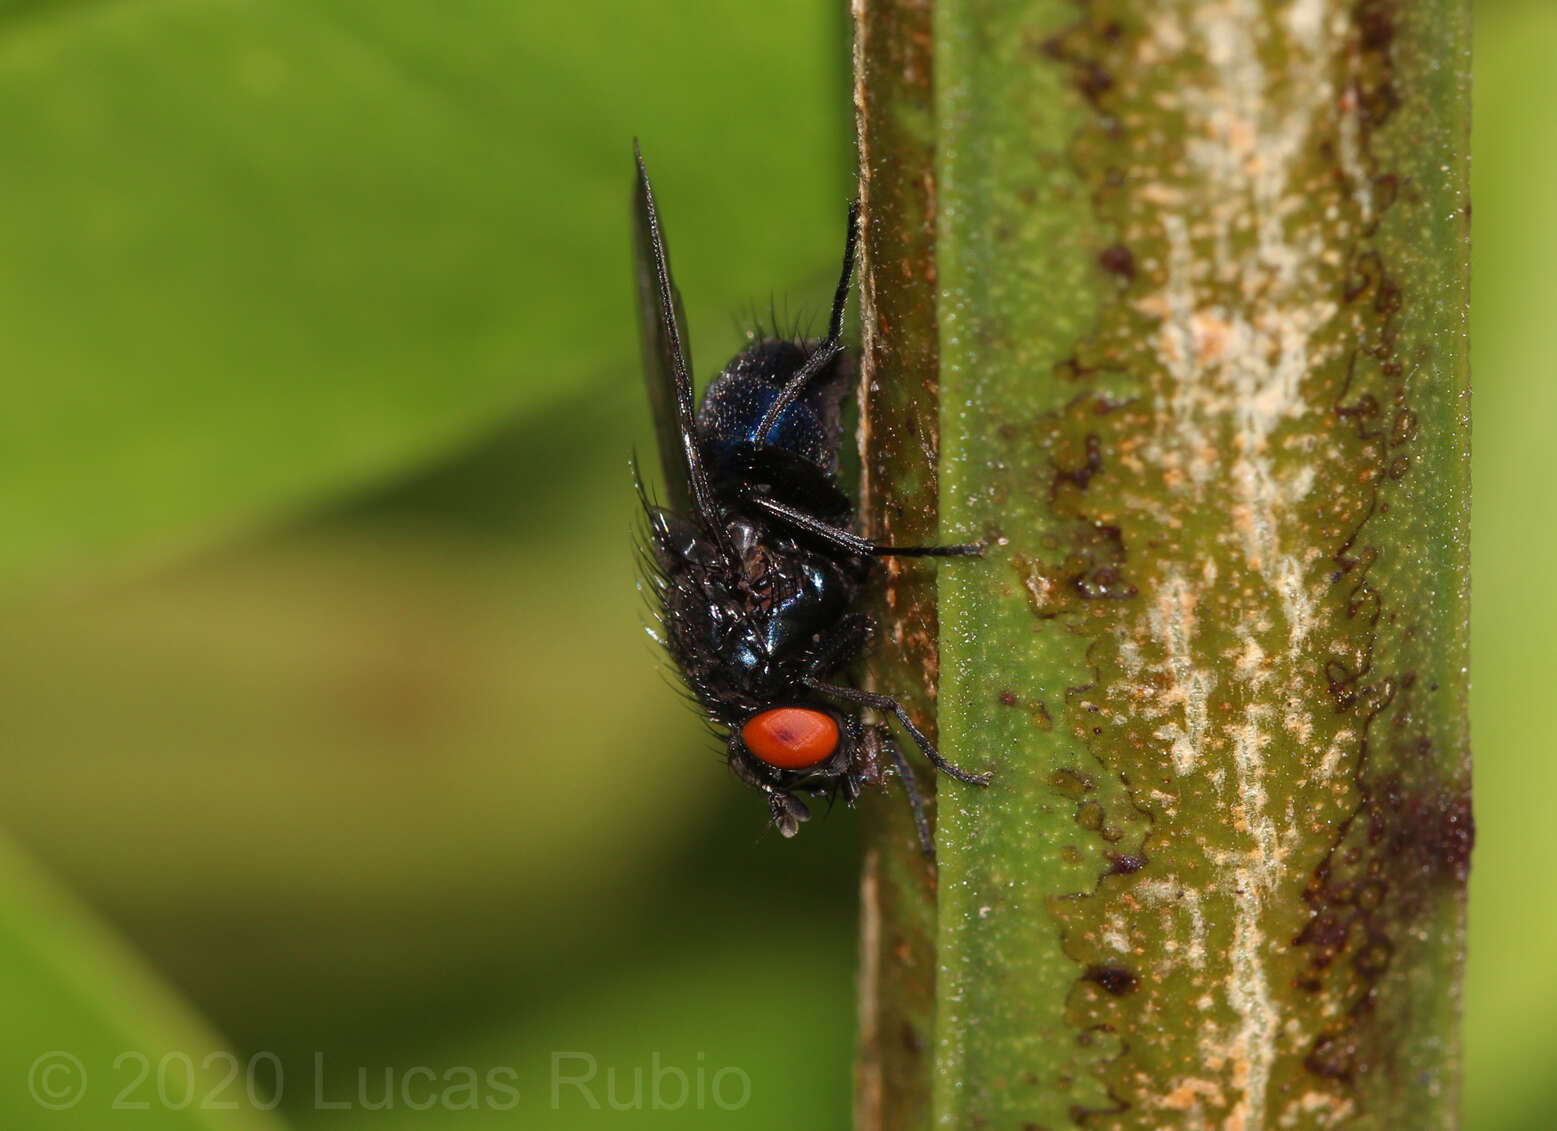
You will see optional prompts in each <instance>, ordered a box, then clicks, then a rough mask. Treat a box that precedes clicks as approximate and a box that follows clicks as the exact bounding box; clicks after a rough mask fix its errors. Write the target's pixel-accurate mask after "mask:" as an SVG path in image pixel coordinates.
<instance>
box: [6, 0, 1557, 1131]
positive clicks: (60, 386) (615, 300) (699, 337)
mask: <svg viewBox="0 0 1557 1131" xmlns="http://www.w3.org/2000/svg"><path fill="white" fill-rule="evenodd" d="M1476 19H1477V25H1476V69H1477V74H1476V98H1477V102H1476V111H1475V147H1474V151H1475V163H1474V177H1475V185H1474V191H1475V203H1476V219H1475V241H1476V247H1475V269H1474V274H1475V308H1474V320H1473V322H1474V324H1473V332H1474V361H1475V374H1476V386H1477V394H1476V425H1475V433H1476V454H1475V483H1476V511H1475V537H1474V552H1475V561H1476V578H1475V602H1476V605H1475V624H1474V633H1473V645H1474V651H1475V695H1474V702H1475V720H1474V722H1475V740H1476V756H1477V783H1476V789H1477V816H1478V822H1479V830H1478V831H1479V843H1478V849H1477V855H1476V859H1475V868H1474V873H1473V877H1472V897H1473V904H1472V923H1471V940H1470V944H1471V966H1470V975H1469V981H1468V986H1467V991H1466V1015H1467V1022H1466V1041H1467V1045H1466V1048H1467V1069H1466V1099H1467V1119H1466V1126H1467V1127H1469V1128H1474V1129H1478V1131H1480V1129H1499V1131H1501V1129H1514V1128H1532V1129H1535V1128H1540V1129H1544V1128H1548V1127H1550V1126H1552V1117H1551V1114H1550V1113H1551V1112H1552V1111H1554V1110H1557V1075H1554V1074H1553V1073H1552V1072H1551V1071H1550V1066H1551V1065H1552V1064H1553V1063H1557V1009H1554V1008H1553V1006H1554V1005H1557V968H1554V967H1553V966H1552V965H1551V964H1550V963H1549V962H1548V961H1547V958H1548V951H1549V949H1550V948H1551V947H1552V945H1553V944H1554V941H1557V899H1554V898H1553V885H1552V884H1551V882H1550V881H1549V880H1548V878H1547V876H1546V872H1545V862H1546V861H1547V860H1549V859H1551V858H1552V857H1553V856H1554V855H1557V821H1553V820H1552V819H1551V817H1550V815H1549V813H1548V811H1547V810H1548V807H1549V805H1550V804H1551V799H1552V798H1553V797H1557V758H1554V757H1553V753H1554V750H1553V747H1554V744H1553V743H1552V742H1551V741H1550V740H1549V738H1548V731H1547V727H1546V726H1545V724H1544V723H1542V721H1541V716H1539V715H1538V714H1537V713H1536V712H1534V710H1533V703H1534V702H1536V701H1538V698H1539V697H1543V696H1549V693H1548V692H1547V687H1546V685H1547V684H1548V682H1549V681H1550V680H1551V679H1552V678H1553V677H1554V675H1557V633H1554V632H1553V631H1552V625H1553V623H1554V619H1557V618H1554V613H1557V598H1554V596H1553V589H1552V586H1551V585H1550V578H1551V577H1552V576H1553V575H1554V574H1557V532H1554V527H1553V523H1552V521H1551V519H1552V517H1553V508H1552V505H1551V496H1552V491H1551V482H1552V474H1551V471H1550V468H1549V463H1548V461H1547V460H1546V459H1545V457H1542V456H1541V455H1540V454H1539V453H1540V451H1541V450H1542V449H1543V448H1549V447H1550V442H1549V440H1548V438H1547V434H1548V432H1549V431H1550V429H1551V428H1552V424H1551V422H1552V421H1553V420H1554V419H1557V347H1554V344H1553V336H1552V334H1551V332H1550V326H1551V323H1552V319H1551V316H1550V314H1549V310H1548V308H1549V307H1550V306H1551V305H1552V304H1553V303H1557V281H1554V275H1553V271H1552V268H1551V264H1552V263H1553V262H1557V211H1554V210H1553V209H1552V207H1551V204H1552V201H1553V200H1557V145H1554V141H1557V131H1554V130H1553V116H1554V113H1557V98H1554V97H1553V96H1554V85H1553V79H1552V68H1551V65H1550V56H1551V53H1552V49H1553V47H1554V45H1557V5H1553V4H1552V3H1551V2H1550V0H1478V3H1477V8H1476ZM846 36H847V24H846V19H845V14H844V12H843V10H842V5H839V4H836V3H821V2H818V0H806V2H805V3H797V4H792V5H788V6H786V8H785V10H784V12H783V13H782V15H781V16H778V15H775V13H774V12H772V11H764V10H761V9H757V8H754V7H750V6H744V5H734V4H728V3H724V4H720V3H713V2H711V0H696V2H690V0H683V2H682V3H680V4H677V5H676V6H675V7H674V8H673V9H664V8H661V7H659V6H651V5H638V4H631V3H626V2H619V0H609V2H608V0H596V2H595V3H590V4H579V5H573V6H571V7H569V6H566V5H564V6H545V8H544V10H542V7H541V6H539V5H521V4H515V3H513V2H512V0H501V2H499V0H459V2H458V3H450V4H446V5H436V6H435V5H431V4H425V3H410V2H408V0H315V2H310V3H301V2H287V0H273V2H268V3H260V2H254V0H250V2H243V0H141V2H140V3H136V4H123V3H119V4H110V3H102V2H96V0H0V137H3V138H4V139H5V145H4V153H5V156H4V161H3V166H0V170H3V171H0V343H3V345H0V349H3V355H4V357H5V360H6V365H5V368H4V373H3V376H0V381H3V382H4V383H5V387H6V397H5V401H6V406H7V410H6V411H5V412H4V413H3V414H0V466H3V472H4V473H3V474H0V515H3V516H4V525H3V529H4V533H5V537H4V539H3V540H0V613H3V617H4V619H3V622H0V623H4V625H5V629H4V631H3V632H0V740H3V762H0V766H3V776H0V828H3V830H4V836H5V840H6V844H5V845H4V846H3V851H0V1002H3V1003H4V1006H5V1017H6V1020H5V1023H4V1025H3V1027H0V1127H4V1128H31V1127H73V1128H75V1127H79V1128H96V1127H104V1128H107V1127H113V1128H122V1127H126V1126H132V1127H133V1126H146V1127H157V1128H163V1127H171V1128H179V1127H202V1128H213V1129H222V1128H245V1127H247V1128H256V1129H259V1128H265V1127H274V1126H278V1125H280V1123H284V1124H285V1125H289V1126H292V1127H299V1128H313V1127H318V1128H330V1129H336V1128H340V1129H346V1128H355V1127H364V1128H366V1127H372V1128H374V1129H380V1128H383V1129H388V1128H398V1127H417V1128H429V1127H430V1128H437V1127H441V1126H444V1125H447V1126H450V1127H456V1126H457V1127H461V1128H465V1127H471V1128H480V1127H504V1128H509V1127H515V1126H546V1127H594V1126H623V1125H632V1126H638V1125H644V1126H665V1127H683V1126H694V1127H695V1126H711V1127H712V1126H717V1127H721V1128H760V1127H773V1128H779V1127H784V1128H788V1127H791V1126H793V1125H795V1123H796V1122H797V1121H799V1122H801V1123H803V1124H804V1125H808V1126H819V1127H838V1128H842V1127H845V1126H847V1123H848V1111H849V1095H850V1073H851V1056H852V1043H853V1000H852V995H853V967H854V961H855V942H854V937H853V936H854V900H855V893H854V884H855V869H856V862H857V849H856V844H855V835H854V834H855V830H854V824H853V822H852V820H851V819H850V818H849V817H848V816H847V815H844V814H839V815H837V816H835V817H834V819H832V820H826V821H820V822H816V823H814V824H813V825H812V826H811V827H810V828H808V830H807V833H806V835H805V836H803V837H800V838H798V839H797V840H796V841H794V842H793V843H787V844H780V843H779V842H777V840H776V838H774V837H772V836H767V835H764V833H763V831H762V814H761V812H760V806H758V805H757V804H756V803H755V802H754V801H753V799H752V798H751V797H750V796H749V795H748V794H747V793H745V792H744V791H743V790H742V789H740V788H739V787H738V786H737V785H736V784H734V783H733V782H732V781H730V780H728V775H727V774H726V773H725V772H723V771H722V769H721V763H720V758H719V756H718V754H717V751H716V750H715V749H714V748H713V747H712V744H711V743H710V742H709V740H708V739H707V738H706V736H705V735H703V734H702V733H701V731H700V728H699V725H698V723H697V721H696V720H695V719H694V718H693V717H692V716H691V714H690V713H689V712H688V711H686V710H685V708H684V707H683V706H682V704H681V703H680V702H679V700H678V699H677V697H676V696H675V695H674V694H673V693H672V692H671V691H669V690H668V689H667V688H666V686H665V684H664V681H663V678H662V672H661V671H660V670H659V669H658V665H657V661H656V657H655V655H654V653H653V650H652V649H651V647H650V645H649V642H648V641H647V640H646V639H644V637H643V635H642V633H641V630H640V619H639V611H638V598H637V596H636V594H635V592H634V587H633V586H634V576H633V566H632V558H631V554H630V552H629V549H628V531H629V528H630V524H631V521H632V508H633V505H634V500H633V496H632V491H631V486H630V481H629V477H628V473H627V464H626V460H627V454H628V453H629V452H630V451H631V450H632V449H633V448H634V446H635V445H636V446H637V447H638V449H639V450H640V451H646V450H647V449H648V447H649V444H650V443H651V442H652V441H651V437H650V436H649V435H648V425H647V418H646V410H645V406H644V402H643V393H642V390H641V386H640V379H639V376H638V371H637V355H636V345H635V341H634V333H635V330H634V327H635V322H634V314H633V311H632V306H631V299H632V295H631V288H630V279H629V267H628V259H627V256H628V247H629V241H628V230H627V193H628V184H629V181H628V174H629V168H630V143H631V139H632V138H633V137H634V136H635V135H636V136H639V137H641V139H642V141H643V145H644V150H645V153H646V154H647V156H648V157H649V159H650V162H651V167H652V169H653V171H654V173H655V177H656V185H657V188H658V190H659V193H660V196H661V200H662V205H663V208H664V211H665V213H666V221H667V227H668V230H669V232H670V234H671V236H672V242H673V248H674V253H675V261H676V268H677V274H678V277H679V281H680V282H681V285H682V288H683V290H684V292H685V294H686V298H687V303H688V308H689V315H690V321H691V323H692V326H693V328H694V329H695V338H694V347H695V348H694V354H695V358H696V362H697V366H698V369H699V370H700V371H701V372H703V373H705V374H706V373H709V372H712V371H713V369H714V368H716V367H717V365H718V364H719V363H720V361H722V359H723V358H724V357H725V356H727V355H728V354H729V353H730V352H732V350H733V349H734V347H735V345H736V343H737V342H738V341H739V340H740V337H741V334H742V331H743V330H744V327H745V325H746V323H748V322H749V321H750V320H751V315H752V313H753V311H760V312H761V313H762V314H763V316H764V317H766V313H767V309H768V305H769V299H770V296H771V297H772V298H773V299H774V300H775V301H776V303H777V305H778V307H779V309H780V311H781V313H782V311H784V310H785V308H786V306H787V309H788V310H789V312H790V318H791V319H794V318H805V317H809V321H810V323H811V324H812V325H816V324H818V323H819V322H820V321H821V319H822V316H823V313H824V311H825V307H826V301H827V298H828V290H829V279H828V275H829V273H830V271H831V270H832V263H833V260H834V258H835V256H836V251H837V249H836V246H835V245H836V241H837V236H838V229H839V223H840V214H841V213H840V208H841V204H842V202H843V201H844V200H845V199H846V198H847V196H848V194H849V192H850V171H849V170H850V160H851V155H850V137H851V132H852V116H851V110H850V103H849V100H848V87H847V75H846V72H847V45H846ZM54 1054H68V1055H67V1056H66V1058H65V1059H60V1058H59V1057H57V1056H55V1057H54V1059H49V1057H50V1056H54ZM554 1056H561V1057H562V1058H563V1059H562V1060H561V1061H560V1062H559V1064H558V1066H557V1067H558V1068H559V1069H560V1072H561V1073H563V1074H566V1075H569V1076H573V1077H578V1076H589V1074H590V1073H591V1071H592V1072H593V1075H592V1076H590V1078H589V1079H588V1081H587V1082H585V1083H583V1084H582V1085H580V1086H577V1087H568V1086H565V1087H563V1088H562V1089H561V1091H560V1093H559V1094H557V1095H556V1096H553V1094H552V1091H551V1084H552V1080H553V1077H554V1075H555V1073H554V1071H553V1068H554V1066H553V1057H554ZM635 1080H637V1081H639V1082H640V1083H639V1085H638V1086H636V1087H635ZM682 1080H684V1081H685V1084H684V1085H683V1084H682V1083H681V1081H682ZM278 1081H279V1084H280V1086H279V1088H278V1086H277V1083H278ZM656 1081H657V1082H658V1090H657V1091H656ZM613 1087H614V1091H613V1090H612V1088H613ZM683 1087H684V1088H685V1089H686V1091H685V1092H683V1091H682V1089H683ZM386 1089H387V1090H386ZM514 1090H516V1091H517V1095H515V1094H513V1093H514ZM78 1092H79V1096H78V1095H77V1093H78ZM591 1100H593V1101H594V1102H595V1103H597V1104H598V1105H599V1108H598V1109H596V1108H593V1107H591V1106H590V1101H591ZM554 1101H555V1102H554ZM613 1103H614V1105H615V1107H616V1108H622V1109H623V1110H616V1109H615V1108H614V1107H613ZM50 1105H53V1106H52V1107H51V1106H50ZM137 1105H144V1106H137ZM273 1105H274V1106H275V1108H276V1110H275V1112H274V1113H273V1114H267V1113H266V1112H265V1111H263V1110H261V1109H263V1108H268V1107H271V1106H273ZM55 1108H58V1110H55ZM732 1108H733V1109H734V1110H730V1109H732ZM278 1121H279V1122H278Z"/></svg>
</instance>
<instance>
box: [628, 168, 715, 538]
mask: <svg viewBox="0 0 1557 1131" xmlns="http://www.w3.org/2000/svg"><path fill="white" fill-rule="evenodd" d="M633 156H634V157H635V158H636V159H637V164H638V176H637V180H636V183H635V184H634V189H633V265H634V268H635V273H636V275H637V282H638V330H639V335H640V340H641V342H642V345H643V374H644V377H645V378H646V379H647V381H648V385H649V407H650V408H651V409H652V410H653V412H654V432H655V438H656V439H657V440H658V441H659V449H660V465H661V466H662V467H663V468H664V471H665V491H666V500H665V501H666V504H667V505H668V506H669V507H670V509H672V510H674V511H677V512H679V513H681V514H691V513H693V511H694V509H695V510H696V511H697V512H699V513H701V512H703V510H704V506H705V505H706V492H707V487H706V484H705V483H704V482H702V480H703V476H702V468H701V466H700V464H701V460H700V458H699V453H698V451H697V435H696V430H695V425H694V423H693V402H692V397H693V393H692V369H691V366H690V365H689V364H688V362H687V357H688V352H689V349H688V345H687V337H686V326H687V319H686V315H685V314H684V313H683V312H682V309H681V294H680V292H678V291H677V290H676V284H675V281H674V280H673V279H672V278H671V274H670V256H669V254H668V253H667V252H666V250H665V238H664V235H663V234H662V233H661V231H660V222H659V214H658V212H657V211H656V209H655V207H654V190H653V189H652V188H651V187H650V186H649V173H648V170H647V169H646V168H645V167H644V164H643V154H642V153H640V152H639V151H638V146H637V144H636V143H634V145H633ZM699 488H701V490H699ZM700 496H702V497H700ZM694 504H697V505H696V506H694Z"/></svg>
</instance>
